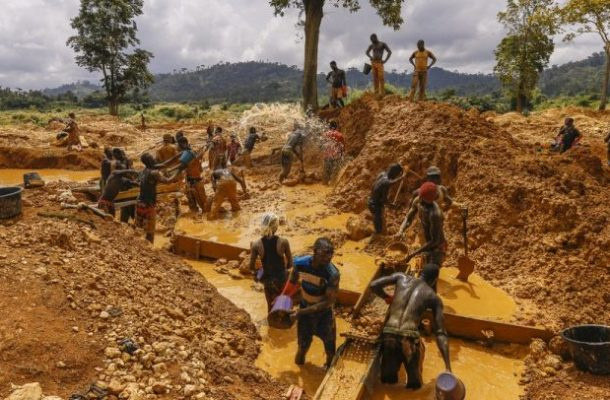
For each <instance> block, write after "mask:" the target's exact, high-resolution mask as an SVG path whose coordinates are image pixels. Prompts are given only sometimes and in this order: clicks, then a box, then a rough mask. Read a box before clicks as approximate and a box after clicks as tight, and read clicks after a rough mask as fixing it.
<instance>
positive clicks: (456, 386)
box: [435, 372, 466, 400]
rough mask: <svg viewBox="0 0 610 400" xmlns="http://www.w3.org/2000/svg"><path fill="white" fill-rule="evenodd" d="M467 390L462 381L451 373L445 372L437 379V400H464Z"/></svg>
mask: <svg viewBox="0 0 610 400" xmlns="http://www.w3.org/2000/svg"><path fill="white" fill-rule="evenodd" d="M464 398H466V388H465V387H464V384H463V383H462V381H461V380H460V379H459V378H458V377H457V376H455V375H453V374H452V373H449V372H443V373H441V374H440V375H439V376H438V377H437V378H436V395H435V399H436V400H464Z"/></svg>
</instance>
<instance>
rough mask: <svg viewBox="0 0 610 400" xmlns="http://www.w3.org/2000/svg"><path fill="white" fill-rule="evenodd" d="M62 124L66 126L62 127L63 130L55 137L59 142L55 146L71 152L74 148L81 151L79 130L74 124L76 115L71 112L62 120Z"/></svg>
mask: <svg viewBox="0 0 610 400" xmlns="http://www.w3.org/2000/svg"><path fill="white" fill-rule="evenodd" d="M63 122H64V123H65V124H66V126H65V127H64V130H63V131H62V132H61V133H60V134H59V135H57V138H58V139H59V140H60V141H59V142H58V143H57V145H58V146H67V147H68V150H71V149H72V147H73V146H74V147H75V148H76V149H77V150H78V151H81V150H82V147H81V142H80V130H79V129H78V124H77V123H76V115H75V114H74V113H73V112H71V113H70V114H68V118H67V119H65V120H63Z"/></svg>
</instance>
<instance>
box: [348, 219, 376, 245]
mask: <svg viewBox="0 0 610 400" xmlns="http://www.w3.org/2000/svg"><path fill="white" fill-rule="evenodd" d="M345 228H346V229H347V236H348V237H349V238H350V239H351V240H354V241H359V240H362V239H364V238H366V237H369V236H371V235H372V234H373V228H372V226H371V225H370V224H369V222H368V221H367V220H365V219H364V218H362V217H361V216H354V217H350V218H349V219H348V220H347V224H346V226H345Z"/></svg>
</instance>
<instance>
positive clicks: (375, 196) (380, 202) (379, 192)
mask: <svg viewBox="0 0 610 400" xmlns="http://www.w3.org/2000/svg"><path fill="white" fill-rule="evenodd" d="M403 178H404V175H403V168H402V166H401V165H400V164H392V165H391V166H390V168H388V170H387V171H384V172H382V173H381V174H379V176H377V179H375V183H374V184H373V189H372V190H371V196H370V197H369V201H368V207H369V211H370V212H371V214H372V215H373V224H374V225H375V233H373V236H371V241H374V240H375V239H377V238H378V237H379V236H381V235H383V234H384V231H385V205H386V204H387V202H388V193H389V191H390V187H392V186H393V185H394V184H396V183H398V182H400V181H401V180H402V179H403Z"/></svg>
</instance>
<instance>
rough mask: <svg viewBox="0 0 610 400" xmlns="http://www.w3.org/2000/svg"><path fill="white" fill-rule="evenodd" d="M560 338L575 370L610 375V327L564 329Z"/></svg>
mask: <svg viewBox="0 0 610 400" xmlns="http://www.w3.org/2000/svg"><path fill="white" fill-rule="evenodd" d="M561 337H562V338H563V339H564V340H565V341H566V342H567V343H568V349H569V351H570V355H571V356H572V359H573V360H574V364H575V365H576V368H578V369H580V370H581V371H588V372H591V373H592V374H597V375H606V374H610V327H609V326H604V325H578V326H573V327H571V328H567V329H564V330H563V331H562V332H561Z"/></svg>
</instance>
